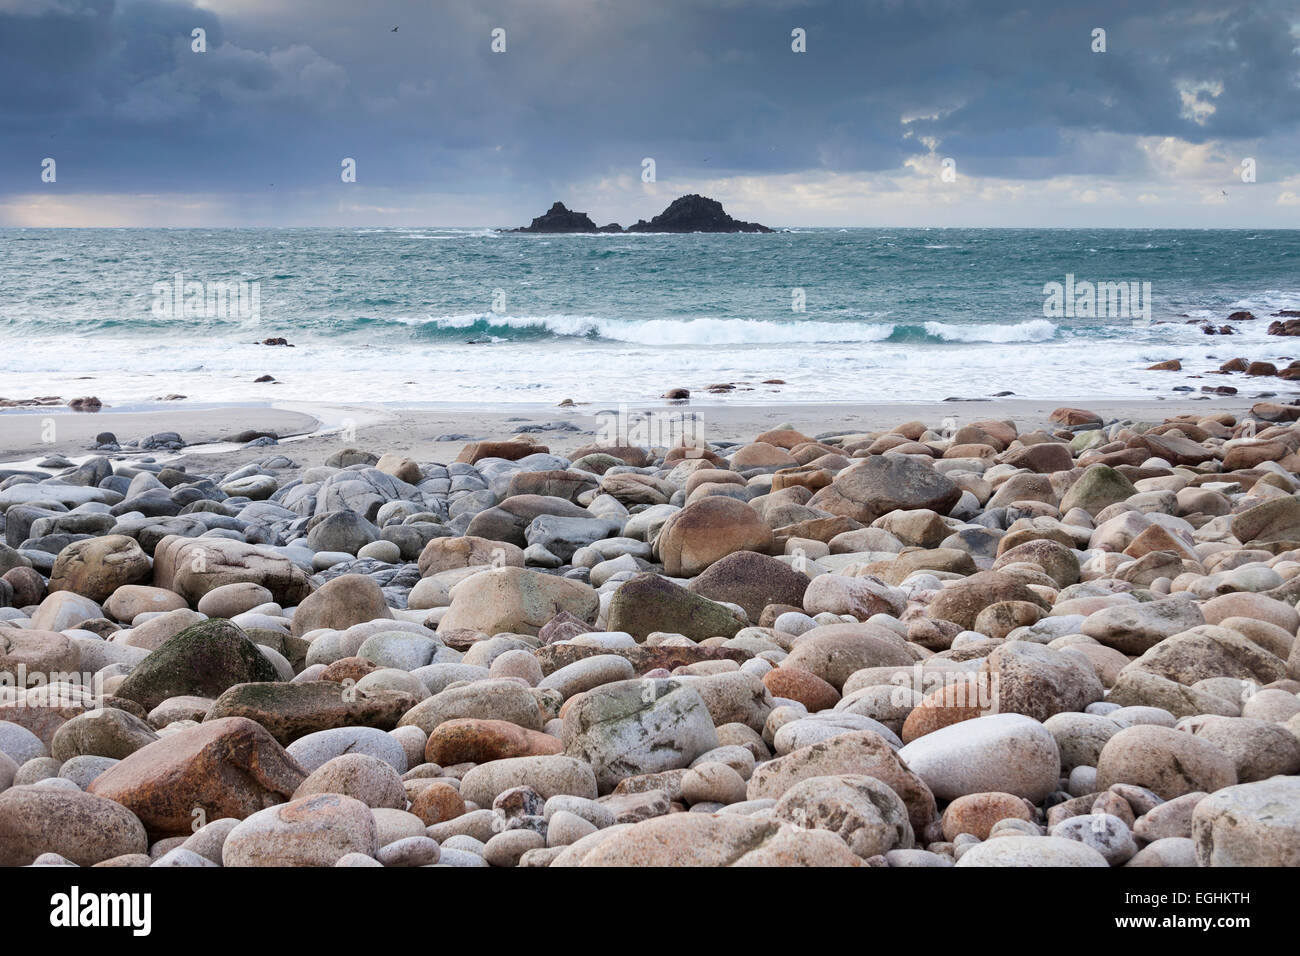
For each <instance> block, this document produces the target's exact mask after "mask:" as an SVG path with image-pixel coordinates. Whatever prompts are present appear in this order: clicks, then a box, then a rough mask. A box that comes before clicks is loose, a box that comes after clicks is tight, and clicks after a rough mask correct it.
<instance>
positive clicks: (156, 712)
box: [149, 694, 214, 728]
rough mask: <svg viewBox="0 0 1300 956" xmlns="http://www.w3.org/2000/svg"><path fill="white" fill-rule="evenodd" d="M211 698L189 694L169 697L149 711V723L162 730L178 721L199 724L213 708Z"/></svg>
mask: <svg viewBox="0 0 1300 956" xmlns="http://www.w3.org/2000/svg"><path fill="white" fill-rule="evenodd" d="M213 703H214V700H213V699H212V698H211V697H195V696H193V695H190V694H187V695H183V696H180V697H168V698H167V699H166V700H164V701H163V702H162V703H161V704H159V705H158V706H157V707H155V708H154V709H153V710H151V711H149V723H150V724H152V725H153V726H154V727H157V728H162V727H166V726H167V725H168V724H171V723H175V722H176V721H178V720H192V721H195V722H199V721H202V720H203V717H204V715H206V714H207V712H208V711H209V710H210V709H211V708H212V705H213Z"/></svg>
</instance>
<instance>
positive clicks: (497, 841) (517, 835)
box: [483, 829, 546, 867]
mask: <svg viewBox="0 0 1300 956" xmlns="http://www.w3.org/2000/svg"><path fill="white" fill-rule="evenodd" d="M545 846H546V837H545V836H543V835H542V834H540V833H538V832H536V831H535V830H525V829H514V830H505V831H503V832H501V833H497V834H494V835H493V837H492V839H490V840H488V841H487V845H486V846H484V847H483V859H484V860H486V861H487V863H488V865H489V866H506V867H509V866H518V865H519V858H520V857H521V856H523V855H524V854H525V853H527V852H528V851H529V850H537V849H541V848H543V847H545Z"/></svg>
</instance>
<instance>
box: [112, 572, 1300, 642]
mask: <svg viewBox="0 0 1300 956" xmlns="http://www.w3.org/2000/svg"><path fill="white" fill-rule="evenodd" d="M1263 570H1265V571H1266V570H1267V569H1263ZM1237 573H1240V572H1237ZM1279 583H1280V582H1279ZM92 597H93V595H92ZM1201 610H1202V611H1203V612H1204V614H1205V620H1206V623H1209V624H1218V623H1220V622H1221V621H1224V620H1227V619H1228V618H1230V617H1246V618H1250V619H1251V620H1254V621H1264V622H1265V623H1268V624H1273V625H1276V626H1277V627H1280V628H1282V630H1284V631H1286V632H1287V633H1288V634H1294V633H1296V631H1297V630H1300V611H1296V609H1295V608H1294V607H1293V606H1292V604H1289V603H1287V602H1286V601H1279V600H1276V599H1275V598H1271V597H1269V596H1268V595H1265V594H1251V593H1248V592H1246V591H1238V592H1235V593H1233V594H1223V595H1220V596H1219V597H1216V598H1212V599H1211V600H1209V601H1206V602H1205V603H1204V604H1203V605H1201Z"/></svg>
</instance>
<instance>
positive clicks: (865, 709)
mask: <svg viewBox="0 0 1300 956" xmlns="http://www.w3.org/2000/svg"><path fill="white" fill-rule="evenodd" d="M845 686H846V687H847V686H848V685H847V684H846V685H845ZM924 699H925V698H924V696H923V695H922V694H920V693H918V692H917V691H915V690H913V689H912V688H910V687H904V686H900V685H899V684H870V685H868V686H866V687H862V688H859V689H857V690H855V691H853V692H852V693H850V694H848V695H846V696H845V697H844V698H843V699H842V700H841V701H840V702H839V703H838V704H836V705H835V709H836V710H837V711H844V712H845V713H850V714H860V715H861V716H863V717H870V718H871V719H872V720H875V721H878V722H880V723H881V724H883V725H884V726H886V727H888V728H889V729H890V730H891V731H892V732H893V733H894V734H897V735H900V736H901V734H902V732H903V724H904V722H905V721H906V720H907V716H908V714H910V713H911V712H912V711H913V710H914V709H915V708H916V707H917V706H919V705H920V704H921V702H922V701H923V700H924Z"/></svg>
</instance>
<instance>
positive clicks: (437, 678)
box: [411, 663, 490, 695]
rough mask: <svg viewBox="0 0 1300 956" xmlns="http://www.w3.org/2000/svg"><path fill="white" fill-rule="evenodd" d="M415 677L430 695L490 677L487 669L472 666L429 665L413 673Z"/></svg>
mask: <svg viewBox="0 0 1300 956" xmlns="http://www.w3.org/2000/svg"><path fill="white" fill-rule="evenodd" d="M411 675H412V676H413V677H418V678H419V679H420V680H421V681H422V682H423V683H424V686H425V687H427V688H428V689H429V693H430V694H431V695H432V694H438V693H440V692H442V691H444V690H446V689H447V687H448V686H449V685H451V684H455V683H459V682H460V681H467V682H470V683H473V682H474V681H479V680H483V679H484V678H486V677H488V676H489V675H490V671H489V669H488V668H486V667H475V666H474V665H472V664H460V663H458V664H450V663H444V664H429V665H427V666H425V667H420V668H417V669H415V670H413V671H411Z"/></svg>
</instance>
